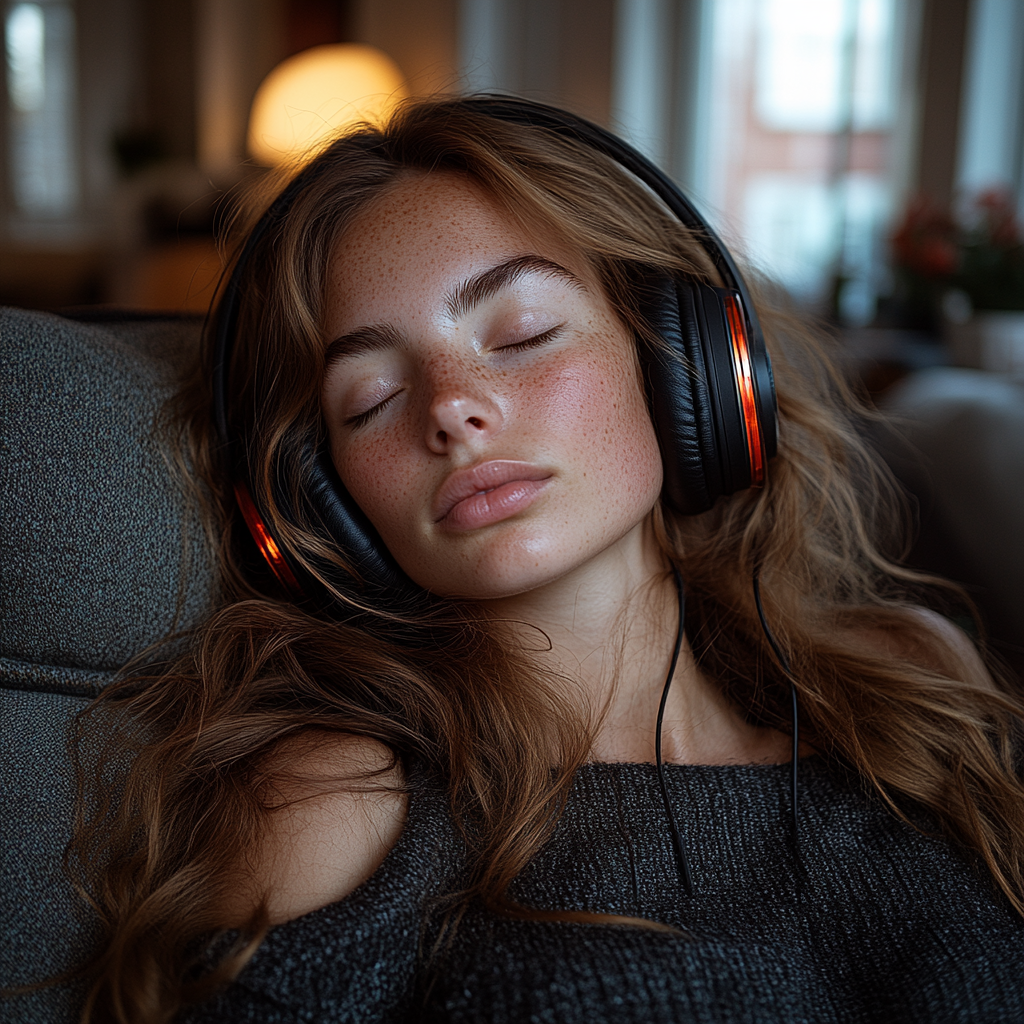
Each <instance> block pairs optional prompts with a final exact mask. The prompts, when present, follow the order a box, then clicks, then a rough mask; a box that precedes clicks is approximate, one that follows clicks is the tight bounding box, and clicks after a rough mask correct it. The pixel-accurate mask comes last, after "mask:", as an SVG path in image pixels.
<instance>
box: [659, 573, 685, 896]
mask: <svg viewBox="0 0 1024 1024" xmlns="http://www.w3.org/2000/svg"><path fill="white" fill-rule="evenodd" d="M672 574H673V575H674V576H675V579H676V592H677V593H678V595H679V625H678V627H677V628H676V645H675V648H674V649H673V651H672V663H671V664H670V665H669V667H668V675H667V676H666V677H665V686H664V689H662V691H661V704H660V705H659V706H658V724H657V726H656V728H655V732H654V762H655V764H656V765H657V766H658V785H659V786H660V787H661V799H662V802H663V803H664V805H665V817H666V818H668V830H669V834H670V835H671V836H672V850H673V852H674V853H675V856H676V867H677V868H678V870H679V877H680V879H681V880H682V883H683V888H684V889H685V890H686V895H687V896H692V895H693V876H692V875H691V874H690V862H689V860H688V859H687V857H686V848H685V847H684V846H683V837H682V836H681V835H680V834H679V828H678V826H677V825H676V817H675V815H674V814H673V813H672V804H671V802H670V801H669V798H668V786H667V784H666V783H665V766H664V764H662V762H661V729H662V725H663V724H664V721H665V703H666V702H667V701H668V691H669V687H671V685H672V677H673V676H674V675H675V672H676V664H677V662H678V661H679V652H680V650H681V649H682V646H683V623H684V622H685V619H686V595H685V594H684V593H683V578H682V577H681V576H680V575H679V570H678V569H676V568H674V567H673V569H672Z"/></svg>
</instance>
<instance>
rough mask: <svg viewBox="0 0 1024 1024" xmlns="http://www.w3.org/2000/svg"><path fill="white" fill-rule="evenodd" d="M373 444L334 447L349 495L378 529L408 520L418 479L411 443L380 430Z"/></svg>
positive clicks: (337, 465) (336, 459) (356, 443)
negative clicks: (412, 457)
mask: <svg viewBox="0 0 1024 1024" xmlns="http://www.w3.org/2000/svg"><path fill="white" fill-rule="evenodd" d="M381 434H382V436H378V437H377V438H375V439H374V440H373V443H359V442H358V441H357V442H354V443H349V444H347V445H345V446H344V448H343V449H339V448H337V447H336V448H335V449H334V452H333V454H334V464H335V466H336V467H337V470H338V474H339V476H340V477H341V479H342V482H343V483H344V485H345V487H346V489H347V490H348V492H349V494H351V495H352V497H353V498H354V499H355V501H356V504H357V505H359V507H360V508H361V509H362V510H363V512H364V513H365V514H366V516H367V517H368V518H369V519H370V520H371V522H373V524H374V525H375V526H376V527H377V529H378V530H382V531H385V532H386V531H387V528H388V526H389V525H392V524H395V523H399V522H407V521H408V511H407V508H408V504H409V502H410V501H413V500H415V496H416V493H417V489H416V486H415V484H416V481H415V479H414V473H413V471H412V467H410V465H409V445H408V444H404V443H402V440H401V439H400V438H397V437H393V436H389V435H388V434H387V433H386V432H381Z"/></svg>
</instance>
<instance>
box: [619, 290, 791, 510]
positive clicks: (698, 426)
mask: <svg viewBox="0 0 1024 1024" xmlns="http://www.w3.org/2000/svg"><path fill="white" fill-rule="evenodd" d="M639 298H640V312H641V314H642V315H643V317H644V318H645V320H646V322H647V323H648V325H649V326H650V327H651V329H652V331H653V332H654V333H655V334H656V335H657V337H658V338H660V340H661V342H662V347H655V346H652V345H650V344H644V345H641V351H642V352H643V353H644V356H645V360H644V361H645V366H644V371H645V378H646V382H647V394H648V401H649V402H650V407H651V418H652V420H653V421H654V427H655V431H656V433H657V435H658V442H659V444H660V446H661V452H662V462H663V465H664V473H665V483H664V490H663V494H664V497H665V500H666V501H667V502H668V504H669V505H670V506H671V507H672V508H673V509H675V511H677V512H679V513H681V514H682V515H696V514H698V513H700V512H704V511H706V510H707V509H709V508H711V506H712V505H713V504H714V503H715V500H716V499H717V498H719V497H720V496H722V495H724V494H734V493H735V492H736V491H740V490H745V489H746V488H748V487H750V486H752V485H756V484H760V483H761V482H763V464H764V461H765V459H766V458H767V457H770V456H769V455H767V453H766V451H765V448H766V445H765V441H764V437H765V435H766V434H767V433H768V430H767V429H766V427H767V428H769V429H770V431H771V437H772V440H773V441H774V430H775V418H774V407H770V415H769V414H767V413H766V411H765V410H764V408H763V405H764V403H761V402H760V401H759V400H758V396H759V389H758V386H757V379H756V370H755V365H756V364H757V362H758V360H759V358H760V361H761V362H762V363H763V365H764V367H765V369H766V370H767V371H768V372H770V367H769V366H768V361H767V356H766V355H764V353H763V350H762V351H761V352H758V351H757V350H756V348H754V346H753V345H751V343H750V341H749V339H748V338H747V335H746V331H745V327H744V325H743V324H742V323H739V322H738V317H739V316H741V315H742V309H741V307H740V306H739V301H740V299H739V296H738V294H736V293H735V292H731V291H729V290H727V289H720V288H712V287H711V286H710V285H706V284H703V283H701V282H698V281H690V280H680V279H675V278H671V277H668V276H663V277H659V278H656V279H654V280H652V281H649V282H645V283H644V284H643V285H642V286H641V288H640V292H639ZM730 305H731V306H732V308H733V309H734V310H736V311H737V318H736V320H735V321H734V322H732V323H731V322H730ZM738 353H739V354H738ZM744 353H745V354H744ZM741 355H742V358H741ZM744 358H745V359H746V371H744V368H743V365H742V363H743V359H744ZM745 391H746V394H744V392H745ZM771 454H774V443H773V444H772V445H771ZM757 465H760V466H761V467H762V473H761V476H760V478H759V479H755V475H754V470H753V469H752V467H755V466H757Z"/></svg>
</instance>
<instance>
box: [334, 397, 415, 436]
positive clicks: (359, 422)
mask: <svg viewBox="0 0 1024 1024" xmlns="http://www.w3.org/2000/svg"><path fill="white" fill-rule="evenodd" d="M401 393H402V391H401V389H400V390H398V391H396V392H395V393H394V394H392V395H388V397H387V398H385V399H384V401H383V402H378V403H377V404H376V405H375V406H374V407H373V408H372V409H367V410H366V412H361V413H359V415H358V416H350V417H349V418H348V419H347V420H345V426H346V427H352V428H353V429H354V430H358V429H359V428H360V427H365V426H366V424H367V423H369V422H370V420H372V419H374V418H375V417H377V416H379V415H380V414H381V413H382V412H383V411H384V410H385V409H386V408H387V407H388V405H390V404H391V401H392V400H393V399H395V398H397V397H398V396H399V395H400V394H401Z"/></svg>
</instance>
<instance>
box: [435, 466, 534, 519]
mask: <svg viewBox="0 0 1024 1024" xmlns="http://www.w3.org/2000/svg"><path fill="white" fill-rule="evenodd" d="M551 477H552V473H551V471H550V470H549V469H545V468H544V467H542V466H536V465H534V464H533V463H532V462H516V461H513V460H509V459H492V460H491V461H490V462H481V463H480V464H479V465H477V466H471V467H470V468H469V469H459V470H456V471H455V472H454V473H452V474H451V476H449V477H448V479H447V480H445V482H444V483H443V484H442V485H441V488H440V490H439V491H438V492H437V497H436V498H435V499H434V504H433V508H432V510H431V511H432V513H433V517H434V522H435V523H438V524H440V525H442V526H444V527H445V528H446V529H450V530H459V531H462V530H475V529H477V528H478V527H481V526H488V525H490V524H491V523H498V522H501V521H502V520H503V519H509V518H511V517H512V516H514V515H516V514H517V513H519V512H521V511H523V509H525V508H527V507H528V506H529V505H532V504H533V502H534V500H535V499H536V498H537V497H538V496H539V495H540V492H541V491H542V490H543V489H544V488H545V486H546V485H547V482H548V481H549V480H550V479H551Z"/></svg>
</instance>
